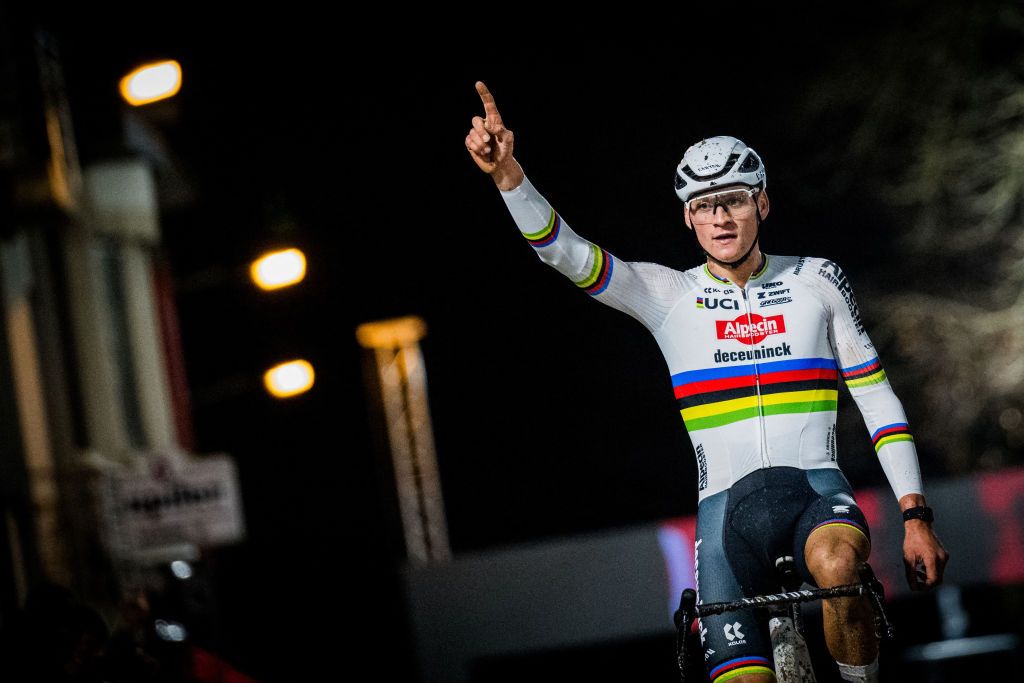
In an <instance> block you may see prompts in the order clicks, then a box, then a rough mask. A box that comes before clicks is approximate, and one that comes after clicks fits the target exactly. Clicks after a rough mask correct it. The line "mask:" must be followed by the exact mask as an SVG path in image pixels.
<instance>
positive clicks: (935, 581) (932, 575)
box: [903, 519, 949, 591]
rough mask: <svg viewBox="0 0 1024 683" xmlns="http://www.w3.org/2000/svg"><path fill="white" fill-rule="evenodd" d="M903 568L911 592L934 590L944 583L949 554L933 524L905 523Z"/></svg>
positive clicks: (920, 521) (915, 521)
mask: <svg viewBox="0 0 1024 683" xmlns="http://www.w3.org/2000/svg"><path fill="white" fill-rule="evenodd" d="M904 526H905V529H906V535H905V536H904V538H903V568H904V569H905V570H906V573H907V583H908V584H909V585H910V589H911V590H915V591H920V590H925V589H927V588H934V587H935V586H937V585H939V584H940V583H942V573H943V572H944V571H945V569H946V562H948V561H949V553H947V552H946V549H945V548H943V547H942V543H940V542H939V538H938V537H937V536H936V535H935V532H934V531H933V530H932V526H931V524H929V523H928V522H924V521H922V520H917V519H914V520H910V521H908V522H905V523H904Z"/></svg>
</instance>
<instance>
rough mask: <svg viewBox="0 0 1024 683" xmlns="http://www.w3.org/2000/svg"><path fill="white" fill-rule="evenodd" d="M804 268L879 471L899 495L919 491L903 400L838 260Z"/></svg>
mask: <svg viewBox="0 0 1024 683" xmlns="http://www.w3.org/2000/svg"><path fill="white" fill-rule="evenodd" d="M815 265H817V266H818V268H817V273H814V272H812V273H809V274H808V275H809V276H810V277H811V278H814V279H815V282H816V284H817V286H818V287H819V288H820V290H821V291H822V293H823V296H824V299H825V302H826V307H827V308H828V309H829V320H830V324H829V335H830V341H831V343H832V346H833V351H834V352H835V354H836V360H837V361H838V363H839V369H840V371H841V372H842V375H843V380H844V381H845V382H846V387H847V388H848V389H849V390H850V395H851V396H852V397H853V400H854V401H855V402H856V403H857V407H858V408H859V409H860V412H861V415H862V416H863V417H864V424H865V425H867V428H868V433H869V434H870V436H871V442H872V444H873V445H874V447H875V453H876V454H877V455H878V460H879V463H880V464H881V465H882V471H884V472H885V476H886V478H887V479H888V480H889V485H890V486H892V490H893V493H895V494H896V498H897V499H899V498H901V497H903V496H905V495H906V494H908V493H923V489H922V485H921V469H920V463H919V462H918V458H917V449H916V447H915V446H914V438H913V437H912V436H911V434H910V426H909V425H908V424H907V416H906V413H905V412H904V411H903V404H902V403H900V400H899V398H897V397H896V394H895V393H894V392H893V390H892V386H890V384H889V380H888V379H887V378H886V376H885V371H884V370H883V369H882V365H881V362H880V361H879V359H878V353H877V351H876V350H875V347H874V345H873V344H872V343H871V339H870V338H868V334H867V332H866V331H865V329H864V325H863V323H862V322H861V319H860V310H859V308H858V307H857V301H856V299H855V298H854V296H853V289H852V288H851V286H850V281H849V279H848V278H847V277H846V274H845V273H843V271H842V269H841V268H840V267H839V265H838V264H836V263H834V262H832V261H818V263H817V264H815Z"/></svg>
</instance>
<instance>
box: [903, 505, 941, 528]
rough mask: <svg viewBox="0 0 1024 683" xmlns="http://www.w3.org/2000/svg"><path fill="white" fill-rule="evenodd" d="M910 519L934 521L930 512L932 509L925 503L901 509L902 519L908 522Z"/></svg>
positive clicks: (933, 516)
mask: <svg viewBox="0 0 1024 683" xmlns="http://www.w3.org/2000/svg"><path fill="white" fill-rule="evenodd" d="M912 519H920V520H923V521H925V522H928V523H929V524H931V523H932V522H933V521H935V515H934V514H932V509H931V508H930V507H928V506H926V505H918V506H917V507H913V508H907V509H906V510H904V511H903V521H904V522H909V521H910V520H912Z"/></svg>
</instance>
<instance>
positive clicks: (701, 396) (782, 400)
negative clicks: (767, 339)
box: [672, 358, 839, 431]
mask: <svg viewBox="0 0 1024 683" xmlns="http://www.w3.org/2000/svg"><path fill="white" fill-rule="evenodd" d="M838 375H839V369H838V366H836V362H835V361H834V360H833V359H831V358H798V359H794V360H781V361H772V362H769V363H759V364H758V365H756V366H755V365H753V364H750V365H733V366H731V367H727V368H709V369H707V370H689V371H687V372H680V373H678V374H675V375H672V387H673V389H674V391H675V396H676V401H677V402H678V404H679V412H680V413H681V414H682V416H683V422H684V423H685V424H686V428H687V429H688V430H689V431H695V430H698V429H710V428H712V427H721V426H722V425H727V424H731V423H733V422H738V421H740V420H746V419H749V418H752V417H758V416H761V415H782V414H787V413H814V412H824V411H835V410H836V403H837V401H838V397H839V391H838V386H839V385H838V383H839V377H838ZM759 382H760V396H759V395H758V383H759Z"/></svg>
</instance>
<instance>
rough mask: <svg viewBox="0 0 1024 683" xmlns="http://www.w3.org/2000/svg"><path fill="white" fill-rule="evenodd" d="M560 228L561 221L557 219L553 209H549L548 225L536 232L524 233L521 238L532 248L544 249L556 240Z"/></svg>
mask: <svg viewBox="0 0 1024 683" xmlns="http://www.w3.org/2000/svg"><path fill="white" fill-rule="evenodd" d="M561 227H562V219H561V218H559V216H558V214H557V213H555V210H554V209H551V218H550V219H548V224H547V225H545V226H544V228H543V229H541V230H538V231H537V232H529V233H526V232H524V233H523V237H525V238H526V241H527V242H529V243H530V246H532V247H534V248H539V247H546V246H548V245H549V244H551V243H553V242H554V241H555V240H556V239H558V231H559V229H560V228H561Z"/></svg>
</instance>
